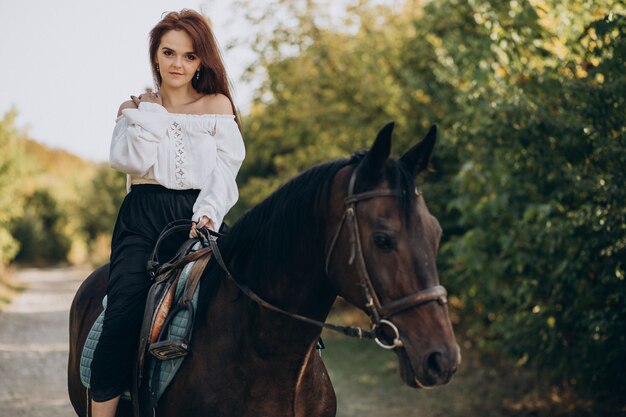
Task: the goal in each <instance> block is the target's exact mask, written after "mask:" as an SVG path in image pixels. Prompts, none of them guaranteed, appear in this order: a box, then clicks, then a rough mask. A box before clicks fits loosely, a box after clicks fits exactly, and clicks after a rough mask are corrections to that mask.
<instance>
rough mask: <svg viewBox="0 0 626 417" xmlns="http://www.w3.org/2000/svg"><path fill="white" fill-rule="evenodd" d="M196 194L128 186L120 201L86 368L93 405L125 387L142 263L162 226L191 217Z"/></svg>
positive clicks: (139, 307)
mask: <svg viewBox="0 0 626 417" xmlns="http://www.w3.org/2000/svg"><path fill="white" fill-rule="evenodd" d="M198 192H199V191H198V190H182V191H177V190H169V189H167V188H165V187H162V186H160V185H152V184H144V185H133V186H132V189H131V191H130V193H128V195H127V196H126V198H125V199H124V202H123V203H122V207H121V208H120V212H119V214H118V216H117V221H116V223H115V229H114V230H113V238H112V241H111V264H110V274H109V285H108V287H107V298H108V301H107V309H106V313H105V315H104V323H103V327H102V335H101V336H100V341H99V342H98V345H97V347H96V350H95V352H94V358H93V362H92V364H91V391H92V396H93V399H94V400H95V401H98V402H103V401H107V400H110V399H112V398H114V397H116V396H118V395H120V394H121V393H122V391H123V390H124V389H125V388H127V387H128V381H129V377H130V375H131V367H132V363H133V359H134V358H135V356H136V353H137V344H138V340H139V331H140V328H141V320H142V318H143V311H144V307H145V303H146V296H147V294H148V290H149V288H150V284H151V280H150V278H149V277H148V275H147V273H146V261H147V260H148V258H149V257H150V253H151V252H152V249H153V248H154V244H155V243H156V240H157V238H158V236H159V233H160V232H161V230H162V229H163V227H165V225H167V224H168V223H169V222H171V221H173V220H177V219H190V218H191V216H192V207H193V204H194V202H195V200H196V198H197V196H198ZM185 237H186V236H185Z"/></svg>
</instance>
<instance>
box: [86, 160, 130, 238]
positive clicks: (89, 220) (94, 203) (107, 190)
mask: <svg viewBox="0 0 626 417" xmlns="http://www.w3.org/2000/svg"><path fill="white" fill-rule="evenodd" d="M81 195H82V198H81V200H80V201H79V204H78V207H79V210H78V213H77V215H78V216H79V218H80V229H81V230H82V232H83V233H84V234H85V238H86V240H87V243H88V246H89V248H90V249H91V246H90V245H91V243H92V242H94V241H95V240H96V239H97V238H98V236H100V235H105V236H110V235H111V233H113V227H114V226H115V219H116V217H117V212H118V211H119V208H120V206H121V205H122V200H123V199H124V196H125V195H126V175H124V174H122V173H121V172H118V171H115V170H113V169H111V167H110V166H109V165H108V164H102V165H100V167H99V168H98V170H97V172H96V174H95V175H94V177H93V179H92V180H91V182H90V183H89V184H88V186H87V187H86V188H85V189H84V190H83V192H82V193H81Z"/></svg>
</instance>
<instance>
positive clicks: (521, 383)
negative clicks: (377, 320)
mask: <svg viewBox="0 0 626 417" xmlns="http://www.w3.org/2000/svg"><path fill="white" fill-rule="evenodd" d="M329 321H332V322H342V323H345V324H355V323H361V324H363V323H362V321H363V317H362V316H360V313H356V312H355V311H353V310H351V309H345V306H344V307H341V308H340V312H337V309H335V310H334V311H333V313H331V317H330V319H329ZM323 338H324V342H325V344H326V349H325V350H323V351H322V359H323V360H324V363H325V364H326V367H327V369H328V372H329V374H330V377H331V381H332V383H333V386H334V388H335V392H336V394H337V416H338V417H356V416H362V415H368V416H381V417H400V416H403V417H405V416H428V417H438V416H442V417H443V416H446V417H455V416H459V417H461V416H463V417H471V416H477V417H478V416H480V417H497V416H502V417H529V416H533V417H553V416H559V415H560V416H565V415H576V416H588V415H590V414H588V413H586V412H584V410H582V412H581V411H580V410H576V411H575V412H572V409H571V407H568V404H567V400H566V399H564V398H563V397H561V396H559V395H558V394H557V393H555V392H553V391H551V389H550V387H549V385H548V384H546V383H545V382H544V381H542V380H541V379H540V377H538V376H537V375H536V374H534V373H532V372H530V371H527V370H524V369H520V368H519V367H517V366H516V365H515V363H513V362H511V361H508V360H506V359H504V358H502V357H500V356H499V355H498V354H497V353H486V352H484V351H479V350H477V349H472V348H466V349H463V350H462V355H463V363H462V364H461V367H460V368H459V371H458V372H457V374H456V375H455V376H454V377H453V378H452V381H451V382H450V383H449V384H448V385H445V386H442V387H438V388H435V389H431V390H418V389H413V388H410V387H408V386H406V385H404V383H403V382H402V380H401V378H400V375H399V371H398V361H397V359H396V355H395V354H394V353H393V352H390V351H386V350H383V349H381V348H379V347H378V346H376V345H375V344H374V343H373V342H371V341H368V340H358V339H353V338H348V337H345V336H341V335H337V334H333V333H328V332H325V333H323ZM461 342H462V341H461ZM461 345H463V344H461Z"/></svg>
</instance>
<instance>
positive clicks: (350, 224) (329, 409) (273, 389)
mask: <svg viewBox="0 0 626 417" xmlns="http://www.w3.org/2000/svg"><path fill="white" fill-rule="evenodd" d="M391 130H392V126H391V125H388V126H386V127H385V128H384V129H383V130H382V131H381V132H380V133H379V135H378V137H377V139H376V141H375V142H374V145H373V146H372V148H371V149H370V150H369V151H368V152H367V153H366V154H364V153H359V154H356V155H355V156H354V157H352V158H350V159H347V160H338V161H334V162H329V163H326V164H322V165H319V166H317V167H314V168H311V169H309V170H308V171H306V172H304V173H302V174H301V175H299V176H298V177H296V178H294V179H293V180H291V181H290V182H288V183H287V184H285V185H284V186H283V187H281V188H280V189H279V190H278V191H276V192H275V193H274V194H272V195H271V196H270V197H269V198H267V199H266V200H264V201H263V202H262V203H260V204H259V205H257V206H256V207H254V208H253V209H252V210H250V211H249V212H248V213H247V214H245V215H244V216H243V217H242V218H241V219H240V220H239V221H237V223H235V224H234V225H233V227H232V229H231V231H230V232H229V233H228V234H226V235H225V236H223V237H220V238H219V239H218V245H219V248H220V250H221V252H222V255H223V259H224V262H225V264H226V265H225V266H226V268H227V269H228V270H229V271H230V275H229V274H227V273H226V272H225V271H224V270H223V268H222V267H221V266H220V265H218V263H217V262H216V261H215V260H214V259H212V260H211V261H210V263H209V265H208V266H207V269H206V270H205V272H204V274H203V276H202V281H201V284H200V296H199V300H200V305H199V308H198V311H197V312H196V322H195V323H194V330H193V331H194V335H193V340H192V341H191V345H190V351H191V353H190V354H189V355H188V356H187V357H186V359H185V361H184V362H183V364H182V366H181V368H180V370H179V372H178V374H177V375H176V377H175V378H174V380H173V381H172V383H171V385H170V386H169V387H168V388H167V390H166V391H165V393H164V394H163V397H162V398H161V400H160V402H159V404H158V407H157V409H156V411H155V413H156V415H157V416H159V417H174V416H190V417H196V416H198V417H200V416H220V417H235V416H236V417H242V416H243V417H247V416H249V417H257V416H289V417H295V416H298V417H304V416H306V417H332V416H334V415H335V413H336V400H335V394H334V391H333V387H332V384H331V382H330V379H329V377H328V373H327V371H326V368H325V367H324V363H323V362H322V360H321V357H320V355H318V354H317V353H316V350H315V348H316V344H317V341H318V340H319V336H320V333H321V328H320V327H318V326H316V325H312V324H309V323H308V322H304V321H302V320H300V319H296V318H294V317H293V315H295V314H297V315H299V316H303V317H306V318H308V319H313V320H316V321H320V322H323V321H324V320H325V318H326V316H327V315H328V312H329V310H330V308H331V305H332V304H333V301H334V300H335V298H336V297H337V296H338V295H340V296H342V297H343V298H345V299H346V300H347V301H348V302H350V303H351V304H353V305H355V306H357V307H358V308H360V309H362V310H363V311H365V312H366V313H367V314H368V315H369V316H370V317H371V319H372V322H373V323H374V325H375V326H376V331H375V333H376V336H377V338H378V340H379V342H380V343H381V344H382V345H384V346H386V347H388V348H391V349H393V351H394V352H395V353H396V354H397V356H398V360H399V365H400V374H401V376H402V379H403V380H404V381H405V383H406V384H408V385H409V386H412V387H433V386H436V385H440V384H445V383H446V382H448V381H449V380H450V378H451V377H452V375H453V374H454V372H455V371H456V368H457V366H458V363H459V362H460V354H459V349H458V346H457V344H456V342H455V338H454V333H453V331H452V327H451V324H450V320H449V317H448V312H447V305H446V298H445V289H444V288H443V287H441V286H440V285H439V279H438V276H437V268H436V259H435V258H436V255H437V249H438V244H439V239H440V237H441V228H440V227H439V223H438V222H437V220H436V219H435V218H434V217H433V216H432V215H431V214H430V213H429V211H428V208H427V206H426V202H425V200H424V196H423V195H422V193H421V192H420V191H419V190H416V188H415V185H414V179H415V176H416V175H418V174H419V173H420V172H422V171H424V170H425V169H426V168H427V166H428V161H429V159H430V155H431V152H432V149H433V146H434V143H435V138H436V134H437V132H436V129H435V128H432V129H431V130H430V131H429V133H428V135H427V136H426V138H425V139H424V140H423V141H422V142H420V143H419V144H417V145H416V146H414V147H413V148H412V149H410V150H409V151H408V152H407V153H406V154H405V155H404V156H402V158H400V159H399V160H396V159H393V158H389V153H390V149H391ZM106 271H107V266H104V267H103V268H101V269H99V270H97V271H95V272H94V273H93V274H92V275H91V276H90V277H89V278H88V279H87V280H86V281H85V283H84V284H83V286H81V288H80V289H79V291H78V293H77V295H76V297H75V299H74V303H73V305H72V311H71V317H70V321H71V325H70V361H69V373H68V376H69V389H70V397H71V400H72V404H73V405H74V409H75V410H76V412H77V414H78V415H80V416H84V415H85V408H86V405H87V404H86V402H85V388H84V387H82V385H81V382H80V376H79V368H80V367H79V361H80V352H81V350H82V347H83V344H84V342H85V339H86V337H87V333H88V332H89V329H90V327H91V325H92V323H93V322H94V320H95V319H96V317H97V316H98V314H100V312H101V311H102V307H101V305H100V300H101V299H102V296H103V295H104V287H105V285H106V279H107V273H106ZM229 276H232V279H231V278H229ZM235 282H236V284H235ZM240 286H246V287H248V288H249V289H251V290H252V291H253V292H254V293H256V294H257V295H259V296H260V297H261V298H263V299H264V300H265V301H267V302H268V303H270V304H272V305H273V306H275V307H278V308H280V309H282V310H284V311H286V312H288V313H289V314H290V315H291V316H290V315H285V314H281V313H278V312H276V311H275V310H272V309H269V308H266V307H265V306H261V305H259V304H258V303H257V302H256V301H254V300H252V299H251V298H249V297H248V296H247V295H245V294H244V293H242V291H241V290H240ZM358 365H359V364H358V363H355V364H354V365H353V366H358ZM372 389H375V387H373V388H372ZM128 415H130V414H128Z"/></svg>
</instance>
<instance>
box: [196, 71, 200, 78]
mask: <svg viewBox="0 0 626 417" xmlns="http://www.w3.org/2000/svg"><path fill="white" fill-rule="evenodd" d="M199 79H200V68H198V71H196V81H198V80H199Z"/></svg>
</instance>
